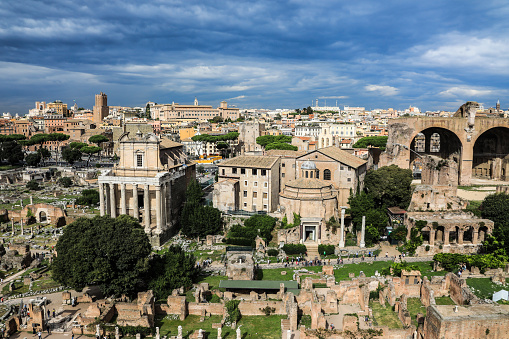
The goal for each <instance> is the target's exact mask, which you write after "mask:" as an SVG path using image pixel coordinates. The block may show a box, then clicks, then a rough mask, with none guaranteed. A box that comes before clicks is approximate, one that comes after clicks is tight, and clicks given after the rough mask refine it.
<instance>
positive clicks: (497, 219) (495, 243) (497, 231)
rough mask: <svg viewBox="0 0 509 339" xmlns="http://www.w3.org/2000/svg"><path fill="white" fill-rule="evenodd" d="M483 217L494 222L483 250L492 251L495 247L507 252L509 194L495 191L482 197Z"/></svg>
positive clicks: (508, 238) (508, 246)
mask: <svg viewBox="0 0 509 339" xmlns="http://www.w3.org/2000/svg"><path fill="white" fill-rule="evenodd" d="M480 210H481V215H482V217H483V218H486V219H490V220H492V221H493V222H494V223H495V226H494V228H493V234H492V236H491V237H487V239H486V241H485V242H484V249H485V251H489V252H494V251H495V250H497V249H502V250H504V254H507V253H509V195H508V194H506V193H497V194H491V195H488V196H487V197H486V198H484V200H483V202H482V205H481V207H480Z"/></svg>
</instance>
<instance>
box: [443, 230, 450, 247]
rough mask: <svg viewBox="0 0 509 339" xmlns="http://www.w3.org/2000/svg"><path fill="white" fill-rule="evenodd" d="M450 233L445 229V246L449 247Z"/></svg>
mask: <svg viewBox="0 0 509 339" xmlns="http://www.w3.org/2000/svg"><path fill="white" fill-rule="evenodd" d="M449 233H450V231H449V230H448V229H445V231H444V245H449Z"/></svg>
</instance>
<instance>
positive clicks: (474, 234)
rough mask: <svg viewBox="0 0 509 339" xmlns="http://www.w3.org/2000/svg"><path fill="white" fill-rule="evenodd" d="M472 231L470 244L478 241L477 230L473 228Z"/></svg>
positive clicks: (475, 243)
mask: <svg viewBox="0 0 509 339" xmlns="http://www.w3.org/2000/svg"><path fill="white" fill-rule="evenodd" d="M472 233H473V236H472V244H474V245H477V243H478V242H479V231H478V230H476V229H475V228H474V230H473V231H472Z"/></svg>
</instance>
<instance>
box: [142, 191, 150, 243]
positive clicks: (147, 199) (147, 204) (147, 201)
mask: <svg viewBox="0 0 509 339" xmlns="http://www.w3.org/2000/svg"><path fill="white" fill-rule="evenodd" d="M148 188H149V186H148V184H145V187H143V204H144V205H145V213H144V215H145V232H147V233H150V196H149V194H150V191H149V189H148Z"/></svg>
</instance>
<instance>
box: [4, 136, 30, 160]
mask: <svg viewBox="0 0 509 339" xmlns="http://www.w3.org/2000/svg"><path fill="white" fill-rule="evenodd" d="M24 157H25V155H24V154H23V149H22V148H21V145H20V144H19V143H18V142H17V141H15V140H12V141H4V142H2V143H0V159H1V160H2V161H7V162H8V163H9V164H11V165H16V164H18V163H19V162H21V161H22V160H23V158H24Z"/></svg>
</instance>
